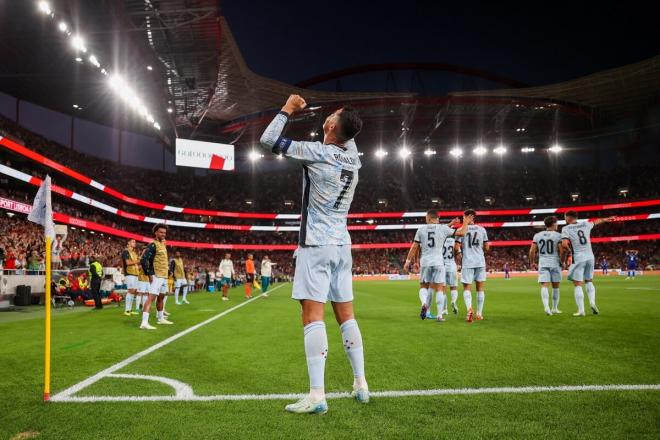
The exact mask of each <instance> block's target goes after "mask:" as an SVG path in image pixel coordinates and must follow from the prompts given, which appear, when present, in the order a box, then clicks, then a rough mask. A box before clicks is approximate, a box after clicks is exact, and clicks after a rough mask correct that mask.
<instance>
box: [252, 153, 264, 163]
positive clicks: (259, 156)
mask: <svg viewBox="0 0 660 440" xmlns="http://www.w3.org/2000/svg"><path fill="white" fill-rule="evenodd" d="M262 157H264V156H263V155H262V154H259V153H257V152H256V151H250V154H248V159H250V160H251V161H252V162H255V161H257V160H259V159H261V158H262Z"/></svg>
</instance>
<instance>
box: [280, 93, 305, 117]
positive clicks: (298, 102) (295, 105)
mask: <svg viewBox="0 0 660 440" xmlns="http://www.w3.org/2000/svg"><path fill="white" fill-rule="evenodd" d="M306 106H307V103H306V102H305V100H304V99H303V97H302V96H300V95H291V96H289V99H287V100H286V104H284V107H282V111H285V112H287V113H289V114H291V113H294V112H297V111H299V110H302V109H304V108H305V107H306Z"/></svg>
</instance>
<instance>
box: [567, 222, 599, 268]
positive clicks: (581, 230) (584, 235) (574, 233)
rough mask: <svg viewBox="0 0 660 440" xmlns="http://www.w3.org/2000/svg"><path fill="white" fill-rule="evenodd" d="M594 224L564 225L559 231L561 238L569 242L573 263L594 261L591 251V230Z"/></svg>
mask: <svg viewBox="0 0 660 440" xmlns="http://www.w3.org/2000/svg"><path fill="white" fill-rule="evenodd" d="M593 227H594V224H593V223H591V222H578V223H573V224H571V225H566V226H564V227H563V228H562V230H561V238H566V239H568V240H570V242H571V247H572V248H573V263H581V262H583V261H587V260H593V259H594V252H593V251H592V250H591V230H592V229H593Z"/></svg>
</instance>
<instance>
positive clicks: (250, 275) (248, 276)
mask: <svg viewBox="0 0 660 440" xmlns="http://www.w3.org/2000/svg"><path fill="white" fill-rule="evenodd" d="M245 281H246V282H248V283H252V282H253V281H254V274H253V273H246V274H245Z"/></svg>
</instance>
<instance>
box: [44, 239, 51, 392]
mask: <svg viewBox="0 0 660 440" xmlns="http://www.w3.org/2000/svg"><path fill="white" fill-rule="evenodd" d="M52 240H53V239H52V237H49V236H46V298H45V302H46V304H44V305H45V306H46V337H45V348H44V402H48V401H49V400H50V280H51V268H50V257H51V256H50V252H51V251H50V248H51V243H52Z"/></svg>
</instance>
